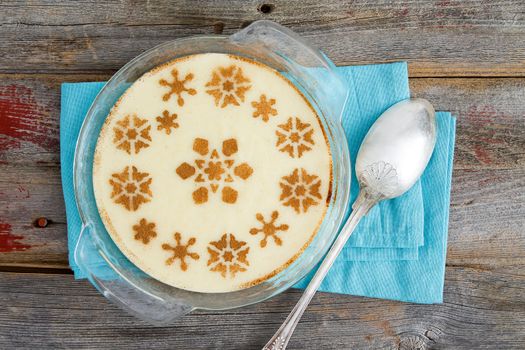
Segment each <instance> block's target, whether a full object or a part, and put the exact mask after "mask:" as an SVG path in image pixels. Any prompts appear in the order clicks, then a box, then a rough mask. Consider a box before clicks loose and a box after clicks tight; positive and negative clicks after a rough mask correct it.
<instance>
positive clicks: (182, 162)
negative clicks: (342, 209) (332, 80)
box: [93, 53, 332, 292]
mask: <svg viewBox="0 0 525 350" xmlns="http://www.w3.org/2000/svg"><path fill="white" fill-rule="evenodd" d="M331 181H332V175H331V155H330V148H329V145H328V142H327V139H326V135H325V133H324V129H323V127H322V125H321V122H320V120H319V118H318V116H317V114H316V113H315V111H314V110H313V108H312V107H311V105H310V104H309V103H308V101H307V100H306V99H305V97H304V96H303V95H302V94H301V93H300V92H299V91H298V90H297V89H296V88H295V87H294V85H292V84H291V83H290V82H289V81H288V80H287V79H285V78H284V77H283V76H282V75H280V74H279V73H278V72H277V71H275V70H273V69H271V68H269V67H267V66H265V65H262V64H260V63H256V62H255V61H251V60H248V59H246V58H241V57H237V56H232V55H226V54H215V53H209V54H200V55H193V56H187V57H182V58H179V59H176V60H174V61H171V62H169V63H167V64H164V65H162V66H160V67H157V68H155V69H153V70H152V71H150V72H148V73H146V74H145V75H143V76H142V77H141V78H140V79H138V80H137V81H136V82H135V83H134V84H133V85H131V87H130V88H129V89H128V90H127V91H126V92H125V93H124V95H123V96H122V97H121V98H120V100H119V101H118V102H117V103H116V104H115V106H114V107H113V109H112V110H111V112H110V114H109V116H108V117H107V119H106V122H105V124H104V126H103V128H102V130H101V133H100V136H99V139H98V142H97V147H96V151H95V161H94V166H93V184H94V190H95V198H96V201H97V206H98V209H99V213H100V215H101V217H102V221H103V222H104V225H105V226H106V228H107V231H108V232H109V234H110V236H111V237H112V239H113V240H114V242H115V243H116V244H117V246H118V247H119V249H120V250H121V251H122V252H123V254H124V255H125V256H126V257H127V258H128V259H129V260H131V262H133V263H134V264H135V265H136V266H137V267H139V268H140V269H141V270H143V271H144V272H146V273H147V274H149V275H150V276H152V277H153V278H155V279H157V280H159V281H161V282H164V283H166V284H169V285H172V286H174V287H178V288H182V289H186V290H192V291H197V292H229V291H234V290H238V289H242V288H247V287H250V286H253V285H255V284H258V283H261V282H263V281H264V280H266V279H268V278H270V277H272V276H274V275H275V274H276V273H278V272H280V271H281V270H283V269H284V268H286V267H287V266H288V265H289V264H291V263H292V262H293V261H294V260H295V259H297V258H298V257H299V255H300V254H301V253H302V252H303V250H304V249H305V248H306V247H307V246H308V244H309V243H310V241H311V239H312V238H313V237H314V235H315V234H316V232H317V230H318V228H319V226H320V224H321V222H322V220H323V218H324V216H325V213H326V210H327V207H328V202H329V201H330V193H331V191H330V188H331Z"/></svg>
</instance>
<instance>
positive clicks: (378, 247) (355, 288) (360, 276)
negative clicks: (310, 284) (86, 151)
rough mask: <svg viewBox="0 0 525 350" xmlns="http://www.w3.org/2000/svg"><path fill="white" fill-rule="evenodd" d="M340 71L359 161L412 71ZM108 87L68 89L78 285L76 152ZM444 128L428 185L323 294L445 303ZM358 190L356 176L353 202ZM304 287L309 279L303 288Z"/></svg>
mask: <svg viewBox="0 0 525 350" xmlns="http://www.w3.org/2000/svg"><path fill="white" fill-rule="evenodd" d="M338 70H339V71H340V72H341V74H342V75H343V76H344V77H345V79H346V80H347V81H348V83H349V86H350V87H351V93H350V97H349V104H348V108H347V110H346V111H345V115H344V118H343V126H344V127H345V130H346V134H347V138H348V140H349V145H348V146H349V149H350V154H351V156H352V159H355V156H356V154H357V150H358V148H359V145H360V143H361V141H362V139H363V137H364V135H365V134H366V132H367V130H368V128H369V127H370V125H371V124H373V122H374V121H375V119H376V118H377V117H378V116H379V115H380V114H381V113H382V112H383V111H384V110H385V109H387V108H388V107H389V106H391V105H392V104H394V103H395V102H397V101H399V100H402V99H405V98H407V97H409V88H408V74H407V66H406V64H405V63H394V64H383V65H372V66H355V67H339V68H338ZM103 85H104V83H65V84H62V110H61V120H60V123H61V125H60V142H61V164H62V168H61V169H62V170H61V171H62V184H63V190H64V198H65V202H66V215H67V224H68V243H69V252H70V257H69V261H70V265H71V268H72V269H73V271H74V273H75V277H76V278H85V277H86V276H85V275H84V273H83V272H82V270H81V269H79V267H78V266H77V265H76V264H75V261H74V259H73V256H72V254H73V252H74V248H75V245H76V242H77V240H78V235H79V232H80V229H81V221H80V218H79V215H78V212H77V208H76V204H75V200H74V193H73V184H72V172H73V169H72V165H73V156H74V148H75V142H76V138H77V136H78V132H79V130H80V127H81V124H82V121H83V119H84V116H85V114H86V112H87V110H88V109H89V107H90V105H91V102H92V101H93V99H94V98H95V96H96V94H97V93H98V91H99V90H100V89H101V88H102V86H103ZM438 124H439V125H438V131H439V135H438V145H437V146H436V150H435V154H434V156H433V158H432V160H431V165H430V166H429V169H427V171H426V172H425V175H424V176H423V178H422V180H421V181H420V182H418V183H417V184H416V185H415V186H414V187H413V188H412V189H411V190H410V191H409V192H408V193H406V194H405V195H404V196H403V197H401V198H399V199H397V200H393V201H389V202H384V203H382V204H380V205H379V206H378V207H377V208H374V209H373V210H372V211H371V212H370V213H369V215H368V216H367V217H365V219H364V220H363V221H362V222H361V223H360V225H359V227H358V229H357V230H356V232H355V233H354V235H353V236H352V237H351V239H350V241H349V242H348V244H347V246H346V247H345V249H344V251H343V253H342V254H341V256H340V257H339V258H338V260H337V261H336V263H335V265H334V267H333V268H332V270H331V272H330V273H329V275H328V276H327V279H326V280H325V281H324V283H323V285H322V286H321V290H323V291H330V292H337V293H348V294H356V295H365V296H371V297H381V298H388V299H398V300H405V301H413V302H421V303H433V302H441V300H442V290H443V279H444V265H445V251H446V234H447V227H448V204H449V194H450V179H451V169H452V156H453V147H454V135H455V133H454V132H455V120H454V119H453V118H451V116H450V114H447V113H438ZM357 190H358V186H357V180H356V178H355V175H353V178H352V188H351V192H352V201H353V199H355V196H356V195H357ZM97 259H98V255H97V257H95V256H94V264H96V265H100V266H101V267H102V266H103V265H104V262H103V261H101V260H98V261H97ZM423 269H424V272H423V271H422V270H423ZM422 272H423V273H422ZM307 278H308V277H307ZM305 283H307V282H306V280H303V281H302V282H301V283H299V285H298V287H301V286H304V285H305Z"/></svg>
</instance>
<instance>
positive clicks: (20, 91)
mask: <svg viewBox="0 0 525 350" xmlns="http://www.w3.org/2000/svg"><path fill="white" fill-rule="evenodd" d="M49 114H50V112H49V109H48V108H47V106H44V105H41V104H39V103H37V101H36V99H35V96H34V94H33V90H32V89H31V88H29V87H28V86H25V85H19V84H10V85H6V86H0V153H2V152H7V151H9V150H11V149H17V148H20V147H21V146H22V143H23V142H29V143H31V144H32V145H34V146H36V147H37V149H41V150H46V151H56V152H58V149H59V141H58V135H57V132H56V131H57V129H58V125H56V123H54V120H52V118H50V117H49Z"/></svg>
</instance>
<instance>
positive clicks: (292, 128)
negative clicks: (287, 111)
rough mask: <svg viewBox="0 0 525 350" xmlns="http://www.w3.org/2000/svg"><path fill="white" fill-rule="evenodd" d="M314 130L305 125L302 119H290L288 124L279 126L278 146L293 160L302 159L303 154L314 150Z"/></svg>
mask: <svg viewBox="0 0 525 350" xmlns="http://www.w3.org/2000/svg"><path fill="white" fill-rule="evenodd" d="M313 133H314V129H313V128H312V126H311V125H310V124H309V123H303V122H302V121H301V119H299V118H297V117H296V118H295V123H294V119H293V118H292V117H290V118H288V121H287V122H286V124H280V125H278V129H277V131H275V134H276V135H277V143H276V146H277V148H278V149H279V151H281V152H287V153H288V155H289V156H290V157H292V158H295V157H298V158H301V157H302V155H303V153H304V152H306V151H310V150H311V149H312V147H311V146H313V145H314V144H315V143H314V140H313V139H312V136H313Z"/></svg>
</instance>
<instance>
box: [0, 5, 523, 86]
mask: <svg viewBox="0 0 525 350" xmlns="http://www.w3.org/2000/svg"><path fill="white" fill-rule="evenodd" d="M268 3H270V4H271V6H269V7H267V8H269V9H270V11H269V13H263V12H262V11H261V10H260V5H261V4H262V2H261V1H259V0H252V1H242V0H235V1H230V2H228V5H224V3H222V2H202V3H195V2H193V1H191V2H188V1H186V0H178V1H170V2H149V1H147V2H143V1H138V2H137V1H132V0H125V1H105V2H102V3H101V2H99V1H94V0H83V1H75V2H57V3H50V2H47V1H42V0H40V1H31V2H30V3H28V2H26V1H21V0H19V1H2V3H1V4H0V37H1V38H2V40H0V52H2V55H1V56H0V71H3V72H44V71H46V72H49V71H53V72H63V71H69V72H95V71H97V72H101V71H103V72H108V71H110V72H112V71H114V70H116V69H118V68H120V67H121V66H122V65H123V64H124V63H126V62H127V61H129V60H130V59H131V58H133V57H135V56H136V55H138V54H139V53H141V52H143V51H144V50H146V49H149V48H151V47H153V46H155V45H157V44H160V43H162V42H165V41H168V40H172V39H176V38H180V37H184V36H189V35H198V34H214V33H223V34H231V33H233V32H235V31H237V30H239V29H240V28H241V27H244V26H246V25H247V24H248V23H250V22H252V21H254V20H258V19H271V20H274V21H277V22H279V23H282V24H284V25H286V26H288V27H290V28H291V29H293V30H295V31H297V32H298V33H300V34H301V35H303V36H305V37H307V38H308V39H309V40H311V41H312V42H313V43H314V44H316V45H317V46H319V47H320V48H321V49H322V50H324V51H325V52H326V53H327V54H328V56H330V57H331V58H333V59H334V61H335V62H336V63H337V64H363V63H370V62H379V61H393V60H409V61H410V63H411V65H410V68H411V69H410V74H411V76H414V77H415V76H523V75H524V74H525V65H523V61H524V60H525V50H524V47H523V42H524V41H525V3H523V1H521V0H511V1H509V0H497V1H496V0H481V1H480V0H467V1H457V0H446V1H443V0H425V1H397V2H391V1H383V0H373V1H336V2H319V1H316V0H301V1H297V2H296V1H285V0H275V1H269V2H268Z"/></svg>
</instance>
